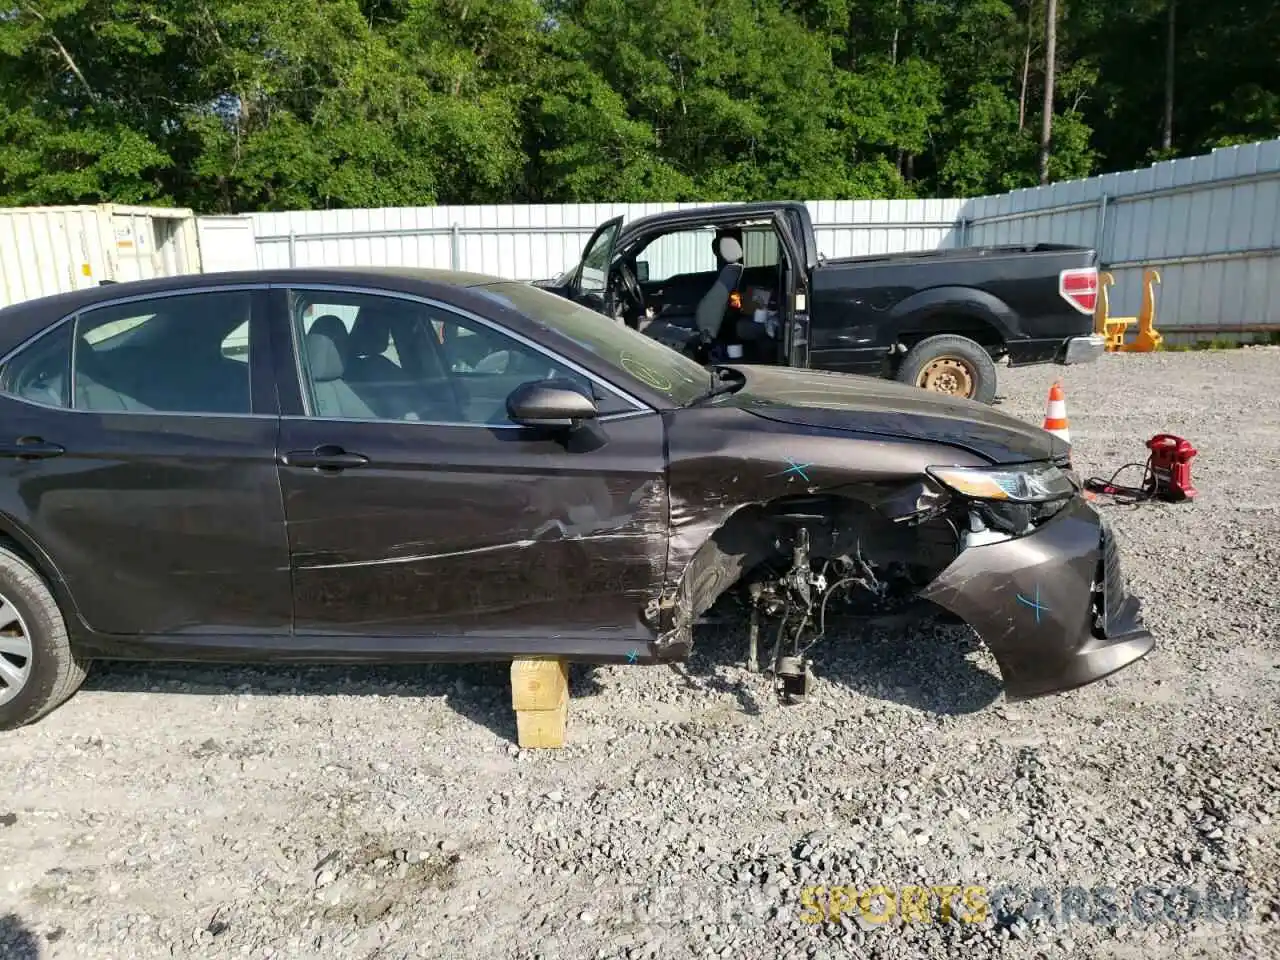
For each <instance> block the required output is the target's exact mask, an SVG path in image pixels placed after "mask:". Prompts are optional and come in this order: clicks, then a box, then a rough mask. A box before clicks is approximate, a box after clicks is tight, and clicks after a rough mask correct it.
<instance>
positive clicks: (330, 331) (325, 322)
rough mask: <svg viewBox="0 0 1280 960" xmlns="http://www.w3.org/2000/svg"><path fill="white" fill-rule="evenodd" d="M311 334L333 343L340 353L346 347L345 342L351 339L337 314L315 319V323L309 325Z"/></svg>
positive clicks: (328, 314) (327, 314)
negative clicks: (326, 338)
mask: <svg viewBox="0 0 1280 960" xmlns="http://www.w3.org/2000/svg"><path fill="white" fill-rule="evenodd" d="M310 332H311V333H319V334H322V335H324V336H326V337H328V338H329V339H330V340H332V341H333V342H334V344H335V345H336V346H337V348H338V352H339V353H341V352H342V351H343V349H344V348H345V347H346V346H347V341H348V340H349V339H350V338H351V334H350V333H349V332H348V331H347V325H346V324H345V323H343V322H342V318H341V317H339V316H338V315H337V314H333V313H326V314H325V315H324V316H322V317H316V319H315V322H314V323H312V324H311V330H310Z"/></svg>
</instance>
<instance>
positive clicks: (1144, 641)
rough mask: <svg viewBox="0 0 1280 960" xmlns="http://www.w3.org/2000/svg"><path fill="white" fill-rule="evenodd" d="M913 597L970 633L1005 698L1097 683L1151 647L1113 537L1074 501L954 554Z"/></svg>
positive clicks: (1096, 517) (1097, 517)
mask: <svg viewBox="0 0 1280 960" xmlns="http://www.w3.org/2000/svg"><path fill="white" fill-rule="evenodd" d="M921 596H922V597H924V598H925V599H927V600H931V601H933V602H934V603H936V604H938V605H939V606H941V607H943V608H945V609H947V610H949V611H950V612H952V613H954V614H955V615H956V616H958V617H960V618H961V619H963V620H964V621H965V622H966V623H968V624H969V625H970V626H971V627H973V629H974V630H975V631H976V632H977V633H978V635H979V636H980V637H981V638H982V640H983V642H984V643H985V644H986V645H987V647H988V649H990V650H991V652H992V654H993V655H994V656H995V658H996V660H997V661H998V663H999V664H1000V671H1001V673H1002V674H1003V676H1004V681H1005V695H1006V697H1007V699H1010V700H1022V699H1027V698H1029V697H1038V696H1043V695H1046V694H1050V693H1060V692H1063V691H1066V690H1071V689H1073V688H1075V687H1080V686H1084V685H1085V684H1088V683H1093V682H1094V681H1096V680H1101V679H1102V678H1103V677H1106V676H1109V675H1110V674H1113V673H1115V672H1116V671H1117V670H1120V669H1123V668H1124V667H1126V666H1128V665H1129V664H1131V663H1133V662H1134V661H1136V660H1139V659H1141V658H1142V657H1144V656H1145V655H1146V654H1147V653H1149V652H1150V651H1151V649H1152V647H1153V646H1154V645H1155V638H1154V637H1153V636H1152V635H1151V633H1150V632H1149V631H1148V630H1147V629H1146V627H1145V626H1144V624H1143V621H1142V616H1141V612H1140V608H1141V603H1140V601H1139V600H1138V599H1137V598H1136V597H1134V596H1132V595H1131V594H1129V593H1128V591H1127V589H1126V587H1125V582H1124V577H1123V575H1122V573H1121V570H1120V558H1119V554H1118V552H1117V550H1116V544H1115V537H1114V534H1113V533H1112V531H1111V530H1110V528H1109V525H1108V524H1107V523H1106V521H1105V520H1104V519H1103V518H1102V517H1101V516H1100V515H1099V514H1098V513H1097V511H1095V510H1094V509H1093V507H1092V506H1090V505H1089V503H1088V502H1087V501H1085V500H1084V499H1083V498H1080V497H1076V498H1074V499H1073V500H1072V501H1071V502H1070V503H1069V504H1068V505H1067V506H1066V507H1064V508H1063V509H1062V510H1061V511H1060V512H1059V513H1058V514H1057V515H1056V516H1054V517H1053V518H1052V519H1051V520H1049V521H1048V522H1046V523H1044V524H1043V525H1041V526H1040V527H1038V528H1037V529H1036V530H1035V532H1034V533H1030V534H1027V535H1026V536H1022V537H1017V538H1014V539H1009V540H1004V541H1000V542H996V543H987V544H983V545H980V546H970V547H968V548H966V549H964V550H962V551H961V553H960V554H959V556H957V557H956V559H955V561H954V562H952V563H951V565H950V566H948V567H947V568H946V569H945V570H943V571H942V573H941V574H940V575H939V576H938V577H937V579H936V580H934V581H933V582H932V583H931V584H930V585H929V586H928V587H927V588H925V590H924V591H922V592H921Z"/></svg>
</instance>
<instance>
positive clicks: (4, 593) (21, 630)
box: [0, 547, 86, 730]
mask: <svg viewBox="0 0 1280 960" xmlns="http://www.w3.org/2000/svg"><path fill="white" fill-rule="evenodd" d="M85 667H86V663H85V662H84V661H83V660H81V659H79V658H78V657H76V655H75V654H74V653H72V651H71V643H70V641H69V640H68V638H67V625H66V623H65V622H64V621H63V619H62V613H61V612H60V611H59V610H58V604H57V603H56V602H55V601H54V599H53V594H51V593H50V592H49V588H48V587H47V586H46V585H45V582H44V580H42V579H41V578H40V575H39V574H38V573H36V572H35V571H34V570H32V569H31V567H30V565H28V564H27V563H26V562H25V561H24V560H23V559H22V558H21V557H19V556H18V555H17V554H14V553H12V552H10V551H9V550H6V549H4V548H3V547H0V730H12V729H14V728H15V727H21V726H23V725H24V724H28V723H31V722H33V721H35V720H38V719H40V718H41V717H42V716H44V715H45V714H46V713H48V712H49V711H50V710H52V709H54V708H55V707H57V706H59V705H60V704H61V703H63V701H65V700H66V699H67V698H68V697H70V696H71V695H72V694H73V693H75V692H76V690H78V689H79V688H80V684H81V683H82V682H83V681H84V676H85Z"/></svg>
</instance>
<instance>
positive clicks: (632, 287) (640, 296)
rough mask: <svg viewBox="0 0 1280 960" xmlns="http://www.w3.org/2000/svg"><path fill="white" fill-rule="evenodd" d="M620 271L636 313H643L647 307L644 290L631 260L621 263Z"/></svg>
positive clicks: (619, 265) (624, 286)
mask: <svg viewBox="0 0 1280 960" xmlns="http://www.w3.org/2000/svg"><path fill="white" fill-rule="evenodd" d="M618 273H619V274H620V275H621V277H622V286H623V288H624V289H625V290H626V292H627V297H628V298H629V299H630V300H631V302H632V304H633V305H634V306H635V309H636V313H637V314H643V313H644V308H645V303H644V291H643V290H641V289H640V281H639V280H637V279H636V275H635V271H634V270H632V268H631V262H630V261H629V260H623V261H622V262H621V263H619V264H618Z"/></svg>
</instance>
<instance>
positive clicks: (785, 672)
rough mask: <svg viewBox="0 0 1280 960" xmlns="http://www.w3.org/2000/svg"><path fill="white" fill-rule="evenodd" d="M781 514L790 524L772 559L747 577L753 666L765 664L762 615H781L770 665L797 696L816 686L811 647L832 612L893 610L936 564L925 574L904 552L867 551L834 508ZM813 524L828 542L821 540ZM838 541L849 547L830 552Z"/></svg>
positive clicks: (911, 596)
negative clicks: (837, 524) (878, 558)
mask: <svg viewBox="0 0 1280 960" xmlns="http://www.w3.org/2000/svg"><path fill="white" fill-rule="evenodd" d="M780 519H781V520H782V521H784V522H785V523H786V524H787V528H784V530H783V531H782V532H780V534H779V537H778V540H777V542H776V543H775V547H776V550H777V552H776V553H775V556H774V563H773V564H770V563H766V564H763V565H762V566H761V567H760V568H758V569H757V570H756V571H753V575H752V576H751V577H750V578H747V581H746V582H747V586H746V590H745V594H746V597H745V600H746V603H747V606H748V607H749V610H750V616H751V625H750V632H749V635H748V651H747V668H748V669H749V670H752V671H756V670H759V669H760V656H759V640H760V634H761V626H762V620H766V619H767V620H769V621H776V624H777V625H776V627H775V628H774V637H773V647H772V649H771V651H770V653H769V655H768V657H767V658H766V659H765V661H764V669H765V671H766V672H768V673H769V674H771V675H772V676H773V677H774V679H775V684H774V686H775V690H776V691H777V693H778V695H779V698H780V699H781V700H782V701H783V702H786V703H796V702H799V701H801V700H803V699H804V697H805V696H806V695H807V694H808V692H809V690H810V688H811V686H812V683H813V671H812V661H811V660H810V659H809V657H808V654H809V651H810V650H811V649H812V648H813V647H814V646H815V645H816V644H817V643H819V642H820V641H821V640H822V639H823V638H824V637H825V635H826V631H827V618H828V615H829V614H832V613H834V612H835V611H836V610H839V611H840V612H841V613H843V614H850V613H852V614H855V615H861V616H864V617H867V618H874V617H876V616H879V615H884V614H887V613H892V612H894V611H895V610H897V609H899V608H901V607H903V606H906V605H907V604H909V603H912V602H914V600H915V594H916V593H917V591H918V590H919V589H920V587H921V586H923V585H924V583H926V582H928V580H929V579H931V577H932V574H933V573H935V572H936V571H930V572H929V573H928V574H927V575H926V576H924V577H923V578H921V577H920V576H919V575H918V573H919V571H917V570H913V568H912V566H911V565H910V564H907V563H905V562H902V561H900V560H887V561H882V562H880V563H876V562H874V561H872V560H870V559H868V558H867V557H866V556H865V555H864V553H863V546H862V539H861V536H854V537H853V538H852V542H850V538H849V537H848V536H841V535H840V531H837V530H835V529H832V528H833V526H834V524H833V518H832V517H830V516H824V515H822V514H816V513H815V514H791V515H788V516H786V517H782V518H780ZM815 527H817V528H818V529H819V531H820V532H819V533H818V534H817V537H818V538H819V542H820V543H821V544H822V548H823V549H816V548H815V534H814V533H813V532H812V531H813V529H814V528H815ZM822 528H826V529H822ZM832 547H835V548H836V549H842V548H847V549H844V552H841V553H837V554H835V555H832V554H831V548H832ZM784 558H785V559H784ZM779 567H782V569H779Z"/></svg>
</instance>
